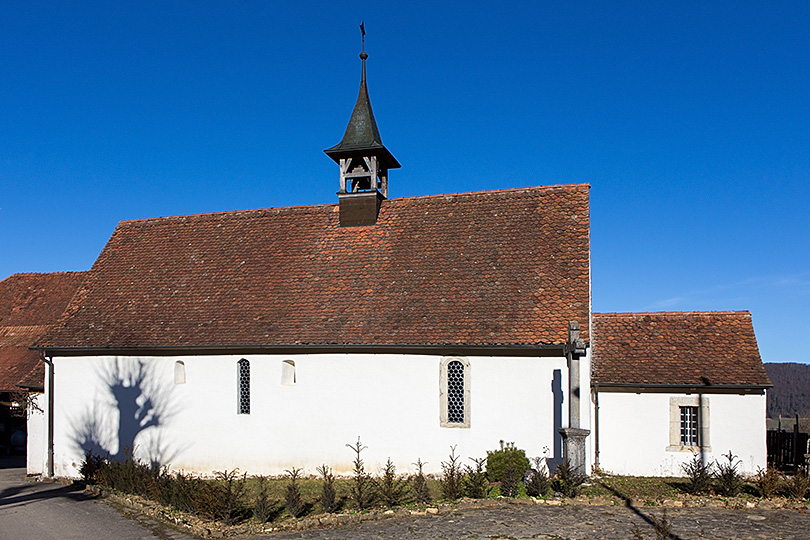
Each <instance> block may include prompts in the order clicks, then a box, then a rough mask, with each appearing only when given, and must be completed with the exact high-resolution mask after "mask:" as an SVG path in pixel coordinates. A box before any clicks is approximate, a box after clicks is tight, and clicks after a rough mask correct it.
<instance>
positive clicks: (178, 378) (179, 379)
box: [174, 360, 186, 384]
mask: <svg viewBox="0 0 810 540" xmlns="http://www.w3.org/2000/svg"><path fill="white" fill-rule="evenodd" d="M174 384H186V364H184V363H183V362H181V361H180V360H178V361H177V362H175V363H174Z"/></svg>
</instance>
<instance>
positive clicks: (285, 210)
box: [118, 183, 590, 225]
mask: <svg viewBox="0 0 810 540" xmlns="http://www.w3.org/2000/svg"><path fill="white" fill-rule="evenodd" d="M589 189H590V184H588V183H584V184H551V185H546V186H525V187H519V188H507V189H491V190H481V191H465V192H459V193H440V194H433V195H416V196H411V197H397V198H393V199H387V202H388V203H396V204H400V203H402V202H408V201H422V200H425V199H447V198H448V197H462V198H463V197H481V196H487V195H492V196H499V195H520V194H524V193H525V194H530V193H537V192H541V191H586V190H589ZM335 208H337V203H322V204H304V205H294V206H276V207H270V208H253V209H244V210H222V211H218V212H201V213H198V214H178V215H173V216H156V217H148V218H137V219H125V220H121V221H119V222H118V224H119V225H137V224H146V223H150V222H156V221H163V222H173V221H180V220H189V221H202V220H206V219H216V218H217V217H223V216H228V217H234V218H236V217H240V216H244V217H253V216H255V215H268V214H269V215H279V214H299V213H315V212H323V211H328V210H327V209H332V210H333V209H335Z"/></svg>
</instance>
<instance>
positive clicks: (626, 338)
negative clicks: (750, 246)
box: [593, 311, 770, 386]
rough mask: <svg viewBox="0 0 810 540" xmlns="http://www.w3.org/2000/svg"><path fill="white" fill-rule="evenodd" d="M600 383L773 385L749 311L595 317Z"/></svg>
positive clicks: (596, 374)
mask: <svg viewBox="0 0 810 540" xmlns="http://www.w3.org/2000/svg"><path fill="white" fill-rule="evenodd" d="M593 376H594V380H596V381H598V383H599V384H600V385H603V384H604V385H610V384H630V385H682V386H696V385H697V386H706V385H708V386H723V385H731V386H770V380H769V379H768V375H767V374H766V373H765V368H764V367H763V365H762V360H761V358H760V356H759V348H758V347H757V340H756V336H754V327H753V325H752V323H751V314H750V313H749V312H748V311H710V312H666V313H594V314H593Z"/></svg>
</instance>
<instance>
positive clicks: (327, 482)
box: [316, 464, 338, 514]
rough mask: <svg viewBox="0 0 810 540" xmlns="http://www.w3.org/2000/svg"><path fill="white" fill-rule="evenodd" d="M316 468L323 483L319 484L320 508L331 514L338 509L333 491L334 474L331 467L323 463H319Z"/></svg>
mask: <svg viewBox="0 0 810 540" xmlns="http://www.w3.org/2000/svg"><path fill="white" fill-rule="evenodd" d="M316 470H317V471H318V474H320V475H321V478H322V479H323V484H321V498H320V502H321V509H322V510H323V511H324V512H326V513H328V514H331V513H332V512H334V511H335V510H337V509H338V500H337V496H336V493H335V476H334V475H333V474H332V469H330V468H329V467H327V466H326V465H325V464H324V465H321V466H320V467H318V468H317V469H316Z"/></svg>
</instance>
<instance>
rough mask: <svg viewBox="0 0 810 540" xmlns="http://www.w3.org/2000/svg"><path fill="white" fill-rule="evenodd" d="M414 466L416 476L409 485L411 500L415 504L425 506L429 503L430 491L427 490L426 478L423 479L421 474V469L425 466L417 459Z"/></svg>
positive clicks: (423, 476) (423, 475)
mask: <svg viewBox="0 0 810 540" xmlns="http://www.w3.org/2000/svg"><path fill="white" fill-rule="evenodd" d="M414 465H416V475H414V477H413V482H412V483H411V489H412V490H413V500H414V502H416V504H427V503H429V502H430V489H429V488H428V484H427V478H425V474H424V473H423V472H422V467H424V465H425V464H424V463H422V460H421V459H417V460H416V463H414Z"/></svg>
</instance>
